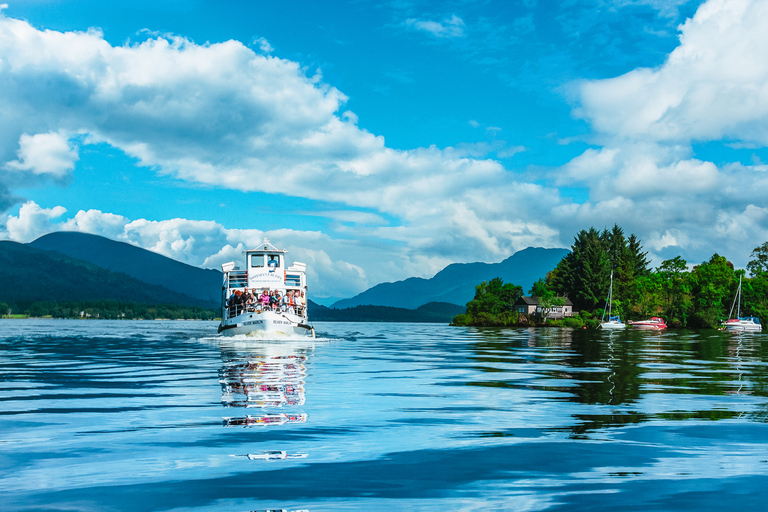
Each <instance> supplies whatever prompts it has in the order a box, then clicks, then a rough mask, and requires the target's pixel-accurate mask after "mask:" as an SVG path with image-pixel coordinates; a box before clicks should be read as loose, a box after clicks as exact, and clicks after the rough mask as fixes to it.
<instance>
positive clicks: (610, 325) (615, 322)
mask: <svg viewBox="0 0 768 512" xmlns="http://www.w3.org/2000/svg"><path fill="white" fill-rule="evenodd" d="M605 302H606V307H607V308H608V321H607V322H603V320H604V319H605V309H603V317H602V318H601V319H600V327H602V328H603V329H625V328H626V327H627V326H626V324H624V323H623V322H622V321H621V318H620V317H619V316H618V315H617V316H613V315H611V309H612V308H611V306H612V305H611V302H613V270H611V287H610V288H609V289H608V298H607V299H606V301H605Z"/></svg>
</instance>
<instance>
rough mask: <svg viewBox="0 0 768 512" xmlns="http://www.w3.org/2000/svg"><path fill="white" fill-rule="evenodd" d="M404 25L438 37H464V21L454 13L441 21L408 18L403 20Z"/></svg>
mask: <svg viewBox="0 0 768 512" xmlns="http://www.w3.org/2000/svg"><path fill="white" fill-rule="evenodd" d="M405 25H406V26H408V27H411V28H413V29H415V30H419V31H422V32H427V33H429V34H431V35H433V36H435V37H438V38H449V37H464V21H463V20H462V19H461V18H459V17H458V16H456V15H455V14H454V15H453V16H451V17H450V18H445V19H444V20H442V21H432V20H419V19H416V18H409V19H407V20H405Z"/></svg>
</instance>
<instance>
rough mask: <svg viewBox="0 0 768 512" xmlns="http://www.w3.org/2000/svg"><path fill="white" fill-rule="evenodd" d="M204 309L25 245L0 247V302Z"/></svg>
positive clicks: (176, 295)
mask: <svg viewBox="0 0 768 512" xmlns="http://www.w3.org/2000/svg"><path fill="white" fill-rule="evenodd" d="M104 299H113V300H119V301H123V302H140V303H144V304H180V305H188V306H209V304H208V303H207V302H206V301H203V300H201V299H199V298H195V297H190V296H189V295H185V294H182V293H179V292H178V291H174V290H169V289H167V288H164V287H162V286H157V285H152V284H148V283H145V282H142V281H140V280H138V279H134V278H132V277H130V276H127V275H125V274H121V273H119V272H111V271H109V270H106V269H103V268H100V267H98V266H96V265H94V264H92V263H89V262H87V261H82V260H78V259H75V258H72V257H70V256H66V255H63V254H60V253H57V252H52V251H46V250H42V249H38V248H35V247H30V246H29V245H28V244H27V245H25V244H20V243H16V242H10V241H0V300H2V301H13V302H35V301H93V300H104Z"/></svg>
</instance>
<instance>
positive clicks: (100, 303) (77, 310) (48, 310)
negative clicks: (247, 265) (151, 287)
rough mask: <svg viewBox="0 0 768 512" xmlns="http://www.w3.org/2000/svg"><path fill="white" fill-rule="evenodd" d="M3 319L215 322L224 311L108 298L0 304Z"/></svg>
mask: <svg viewBox="0 0 768 512" xmlns="http://www.w3.org/2000/svg"><path fill="white" fill-rule="evenodd" d="M0 314H1V315H2V316H3V317H38V318H44V317H48V318H84V319H107V320H134V319H136V320H138V319H143V320H154V319H159V318H167V319H171V320H180V319H187V320H215V319H217V318H220V317H221V311H219V310H218V309H210V308H204V307H199V306H185V305H179V304H143V303H139V302H121V301H117V300H111V299H105V300H94V301H61V302H59V301H36V302H23V301H21V302H1V303H0Z"/></svg>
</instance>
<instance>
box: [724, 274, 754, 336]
mask: <svg viewBox="0 0 768 512" xmlns="http://www.w3.org/2000/svg"><path fill="white" fill-rule="evenodd" d="M737 304H738V305H737ZM734 307H736V318H731V315H732V314H733V308H734ZM728 317H729V318H728V320H726V321H725V322H723V324H722V325H723V328H725V330H727V331H728V332H761V331H762V330H763V326H762V325H760V319H759V318H757V317H754V316H745V317H742V316H741V276H739V287H738V289H737V290H736V297H734V298H733V305H731V312H730V313H728Z"/></svg>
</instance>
